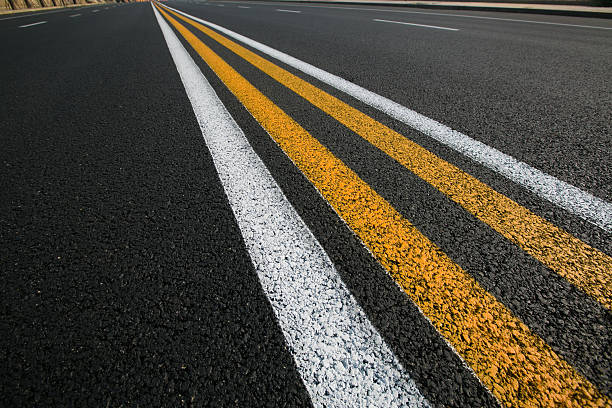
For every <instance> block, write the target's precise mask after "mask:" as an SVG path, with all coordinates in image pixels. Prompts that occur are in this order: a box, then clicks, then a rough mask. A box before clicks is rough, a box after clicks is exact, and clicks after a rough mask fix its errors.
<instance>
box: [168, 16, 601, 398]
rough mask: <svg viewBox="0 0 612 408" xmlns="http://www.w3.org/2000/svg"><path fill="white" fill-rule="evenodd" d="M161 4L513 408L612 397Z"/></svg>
mask: <svg viewBox="0 0 612 408" xmlns="http://www.w3.org/2000/svg"><path fill="white" fill-rule="evenodd" d="M158 8H159V10H160V11H161V12H162V14H163V15H164V16H165V18H166V19H168V21H169V22H170V23H171V24H172V25H173V26H174V27H175V28H176V29H177V30H178V31H179V32H180V33H181V35H182V36H183V37H184V38H185V39H186V40H187V42H188V43H189V44H190V45H191V46H192V47H193V48H194V49H195V51H196V52H197V53H198V54H199V55H200V56H201V57H202V59H203V60H204V61H205V62H206V63H207V64H208V65H209V66H210V68H211V69H212V70H213V71H214V72H215V73H216V74H217V76H218V77H219V78H220V79H221V81H223V83H224V84H225V85H226V86H227V88H228V89H229V90H230V91H231V92H232V93H233V94H234V95H235V96H236V97H237V98H238V100H239V101H240V102H241V103H242V104H243V105H244V106H245V108H246V109H247V110H248V111H249V112H250V113H251V114H252V115H253V117H254V118H255V119H256V120H257V121H258V122H259V123H260V124H261V126H262V127H263V128H264V129H265V130H266V131H267V132H268V134H269V135H270V136H271V137H272V138H273V139H274V140H275V141H276V142H277V143H278V144H279V146H280V147H281V148H282V149H283V151H284V152H285V153H286V154H287V156H288V157H289V158H290V159H291V160H292V161H293V163H295V165H296V166H297V167H298V168H299V169H300V170H301V171H302V172H303V173H304V175H305V176H306V177H307V178H308V179H309V180H310V182H311V183H312V184H313V185H314V186H315V187H316V188H317V189H318V190H319V192H320V193H321V195H322V196H323V197H324V198H325V199H326V200H327V201H328V202H329V203H330V205H331V206H332V207H333V208H334V210H335V211H336V212H337V213H338V214H339V216H340V217H341V218H342V219H343V220H344V221H345V222H346V223H347V225H348V226H349V227H350V228H351V229H352V230H353V231H354V232H355V233H356V234H357V236H358V237H359V238H360V239H361V240H362V241H363V242H364V244H365V245H366V246H367V247H368V248H369V249H370V251H371V252H372V254H374V256H375V257H376V258H377V259H378V261H379V262H380V263H381V264H382V265H383V266H384V267H385V268H386V269H387V270H388V271H389V273H390V274H391V276H393V278H394V279H395V280H396V281H397V283H398V284H399V285H400V286H401V287H402V288H403V289H404V291H405V292H406V293H407V294H408V295H409V296H410V297H411V298H412V300H413V301H414V302H415V303H416V304H417V305H418V306H419V307H420V308H421V310H422V311H423V313H424V314H425V315H426V316H427V317H428V318H429V319H430V320H431V321H432V323H433V324H434V325H435V327H436V328H437V330H438V331H439V332H440V333H441V334H442V335H443V336H444V337H445V338H446V339H447V340H448V341H449V342H450V343H451V344H452V345H453V347H455V349H456V350H457V352H458V353H459V354H460V355H461V356H462V357H463V358H464V359H465V361H466V362H467V363H468V364H469V365H470V366H471V367H472V369H474V371H475V372H476V374H477V375H478V377H479V378H480V379H481V380H482V382H483V383H484V384H485V385H486V386H487V387H488V388H489V389H490V390H491V392H492V393H493V394H494V395H495V396H496V397H497V398H498V399H499V400H500V401H502V402H504V403H505V404H507V405H509V406H515V407H536V406H537V407H540V406H561V405H563V406H568V407H606V406H607V407H609V406H611V403H610V400H609V399H607V398H606V397H605V396H603V395H602V394H601V393H600V392H599V391H598V390H597V389H596V388H595V387H594V386H593V385H592V384H591V383H589V382H588V381H587V380H586V379H585V378H583V377H582V376H581V375H580V374H579V373H577V372H576V371H575V369H574V368H573V367H572V366H571V365H569V364H568V363H567V362H566V361H565V360H563V359H561V358H560V357H559V356H558V355H557V354H556V353H555V352H554V351H553V350H552V349H551V348H550V347H549V346H548V345H547V344H546V343H545V342H544V341H543V340H542V339H541V338H539V337H538V336H537V335H535V334H533V333H532V332H531V331H530V330H529V328H528V327H527V326H526V325H525V324H524V323H522V322H521V321H520V320H519V319H518V318H516V317H515V316H513V315H512V313H511V312H510V311H509V310H508V309H506V307H504V305H502V304H501V303H500V302H498V301H497V300H496V299H495V298H494V297H493V296H492V295H491V294H489V293H488V292H486V291H485V290H484V289H483V288H482V287H481V286H480V285H479V284H478V283H477V282H476V281H475V280H474V279H473V278H472V277H471V276H470V275H469V274H467V273H466V272H465V271H463V270H462V269H461V267H459V266H458V265H457V264H455V263H454V262H453V261H452V260H451V259H450V258H448V256H447V255H445V254H444V253H443V252H442V251H441V250H440V249H439V248H438V247H436V246H435V245H434V244H433V243H432V242H430V241H429V240H428V239H427V237H425V236H424V235H423V234H421V233H420V232H419V231H418V230H417V229H416V228H415V227H414V226H413V225H412V224H410V222H408V221H407V220H406V219H405V218H404V217H402V215H401V214H399V213H398V212H397V211H396V210H395V209H394V208H393V207H392V206H391V205H390V204H389V203H388V202H387V201H385V200H384V199H383V198H382V197H381V196H380V195H378V194H377V193H376V192H375V191H374V190H373V189H372V188H371V187H370V186H369V185H368V184H366V183H365V182H364V181H363V180H361V179H360V178H359V177H358V176H357V175H356V174H355V173H354V172H353V171H352V170H351V169H349V168H348V167H347V166H346V165H344V163H342V162H341V161H340V160H339V159H338V158H336V157H335V156H334V155H333V154H332V153H331V152H330V151H329V150H327V149H326V148H325V147H324V146H323V145H322V144H321V143H320V142H319V141H318V140H317V139H315V138H314V137H312V136H311V135H310V134H309V133H308V132H307V131H306V130H305V129H304V128H302V127H301V126H300V125H299V124H298V123H296V122H295V121H294V120H293V119H292V118H291V117H289V116H288V115H287V114H286V113H285V112H283V111H282V110H281V109H280V108H279V107H278V106H276V105H275V104H274V103H273V102H272V101H271V100H270V99H268V98H267V97H266V96H265V95H263V94H262V93H261V92H259V91H258V90H257V89H256V88H255V87H254V86H253V85H251V84H250V83H249V82H248V81H247V80H246V79H245V78H244V77H242V76H241V75H240V74H239V73H238V72H236V71H235V70H234V69H233V68H232V67H231V66H229V65H228V64H227V63H226V62H225V61H223V60H222V59H221V58H220V57H219V56H218V55H217V54H215V53H214V52H213V51H212V50H211V49H210V48H208V47H207V46H206V45H205V44H204V43H203V42H202V41H200V40H199V39H198V38H197V37H196V36H195V35H194V34H193V33H191V32H190V31H189V30H188V29H186V28H185V27H184V26H183V25H181V24H180V23H178V22H177V21H176V20H175V19H173V18H172V17H171V16H170V15H168V14H167V13H166V12H165V11H164V9H162V8H161V7H158Z"/></svg>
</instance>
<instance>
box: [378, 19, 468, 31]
mask: <svg viewBox="0 0 612 408" xmlns="http://www.w3.org/2000/svg"><path fill="white" fill-rule="evenodd" d="M373 21H380V22H381V23H393V24H404V25H410V26H417V27H427V28H437V29H438V30H448V31H459V29H458V28H449V27H439V26H433V25H425V24H415V23H405V22H403V21H392V20H380V19H378V18H375V19H374V20H373Z"/></svg>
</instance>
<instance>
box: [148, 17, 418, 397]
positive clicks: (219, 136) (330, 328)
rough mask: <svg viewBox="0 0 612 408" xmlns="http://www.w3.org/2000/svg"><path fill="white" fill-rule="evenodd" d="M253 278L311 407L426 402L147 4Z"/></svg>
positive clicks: (240, 131)
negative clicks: (266, 301)
mask: <svg viewBox="0 0 612 408" xmlns="http://www.w3.org/2000/svg"><path fill="white" fill-rule="evenodd" d="M153 10H154V12H155V16H156V18H157V21H158V23H159V25H160V28H161V30H162V33H163V35H164V38H165V40H166V43H167V45H168V49H169V50H170V53H171V55H172V59H173V60H174V63H175V65H176V67H177V70H178V72H179V75H180V77H181V80H182V82H183V85H184V87H185V91H186V92H187V96H188V98H189V100H190V102H191V104H192V107H193V110H194V113H195V116H196V119H197V121H198V123H199V125H200V129H201V131H202V135H203V136H204V139H205V142H206V145H207V146H208V149H209V151H210V154H211V156H212V158H213V162H214V165H215V168H216V170H217V172H218V174H219V178H220V179H221V184H222V185H223V188H224V190H225V193H226V196H227V198H228V201H229V203H230V206H231V208H232V211H233V213H234V216H235V218H236V221H237V223H238V227H239V228H240V231H241V234H242V236H243V238H244V242H245V246H246V248H247V250H248V252H249V255H250V257H251V261H252V263H253V265H254V267H255V271H256V272H257V274H258V276H259V279H260V282H261V285H262V287H263V289H264V291H265V292H266V295H267V296H268V299H269V301H270V303H271V304H272V307H273V309H274V312H275V314H276V317H277V319H278V322H279V325H280V327H281V329H282V331H283V334H284V336H285V339H286V341H287V344H288V346H289V349H290V350H291V351H292V354H293V358H294V361H295V363H296V366H297V369H298V371H299V372H300V375H301V377H302V380H303V381H304V385H305V386H306V389H307V390H308V392H309V394H310V396H311V400H312V402H313V405H315V406H316V407H324V406H328V407H345V406H409V407H424V408H426V407H429V403H428V402H427V401H426V400H425V398H424V397H423V396H422V395H421V393H420V391H419V390H418V389H417V387H416V385H415V384H414V382H413V381H412V379H410V377H409V376H408V374H406V372H405V371H404V370H403V368H402V367H401V365H400V363H399V361H398V360H397V358H396V357H395V356H394V355H393V353H392V352H391V350H390V349H389V347H388V346H387V345H386V344H385V342H384V340H383V339H382V337H381V336H380V334H379V333H378V332H377V331H376V329H375V328H374V327H373V326H372V324H371V323H370V321H369V320H368V318H367V317H366V315H365V314H364V312H363V311H362V310H361V308H360V307H359V305H358V304H357V302H356V301H355V299H354V298H353V296H352V295H351V294H350V292H349V291H348V289H347V288H346V286H345V285H344V283H343V282H342V280H341V278H340V276H339V275H338V272H337V271H336V269H335V267H334V266H333V264H332V262H331V260H330V259H329V257H328V256H327V254H326V253H325V251H324V250H323V248H322V247H321V245H320V244H319V242H318V241H317V240H316V238H315V237H314V235H313V234H312V232H311V231H310V230H309V229H308V227H307V226H306V224H305V223H304V221H303V220H302V219H301V218H300V217H299V215H298V214H297V212H296V211H295V209H294V208H293V207H292V205H291V203H290V202H289V201H288V200H287V198H286V197H285V195H284V194H283V193H282V191H281V190H280V187H279V186H278V185H277V184H276V182H275V181H274V179H273V177H272V175H271V174H270V173H269V171H268V170H267V168H266V167H265V165H264V163H263V162H262V161H261V159H260V158H259V157H258V156H257V154H256V153H255V151H254V150H253V149H252V147H251V146H250V144H249V142H248V141H247V139H246V137H245V136H244V133H243V132H242V130H241V129H240V128H239V127H238V125H237V124H236V122H235V121H234V119H233V118H232V117H231V115H230V114H229V112H228V111H227V109H226V108H225V107H224V106H223V103H222V102H221V101H220V100H219V98H218V96H217V94H216V93H215V91H214V90H213V88H212V87H211V85H210V84H209V83H208V81H207V80H206V78H205V77H204V75H203V74H202V72H201V71H200V70H199V68H198V67H197V65H196V64H195V62H194V61H193V60H192V59H191V57H190V56H189V54H188V52H187V51H186V50H185V48H184V47H183V45H182V44H181V42H180V40H179V39H178V38H177V37H176V35H175V34H174V32H173V31H172V29H171V28H170V27H169V25H168V24H167V23H166V21H165V20H164V19H163V18H162V16H161V15H160V14H159V12H158V11H157V10H156V9H155V8H154V9H153Z"/></svg>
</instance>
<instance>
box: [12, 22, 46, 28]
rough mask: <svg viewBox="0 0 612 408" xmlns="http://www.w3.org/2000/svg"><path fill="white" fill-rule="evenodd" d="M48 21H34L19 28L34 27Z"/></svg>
mask: <svg viewBox="0 0 612 408" xmlns="http://www.w3.org/2000/svg"><path fill="white" fill-rule="evenodd" d="M45 23H46V21H39V22H38V23H32V24H26V25H20V26H19V28H26V27H32V26H36V25H39V24H45Z"/></svg>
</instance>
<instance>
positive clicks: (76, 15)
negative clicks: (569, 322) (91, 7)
mask: <svg viewBox="0 0 612 408" xmlns="http://www.w3.org/2000/svg"><path fill="white" fill-rule="evenodd" d="M78 16H80V14H73V15H71V16H68V17H70V18H72V17H78Z"/></svg>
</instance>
